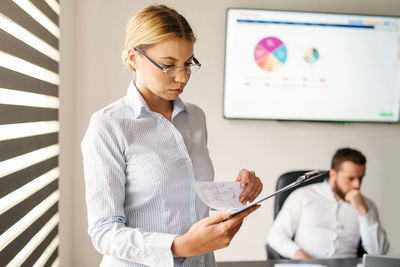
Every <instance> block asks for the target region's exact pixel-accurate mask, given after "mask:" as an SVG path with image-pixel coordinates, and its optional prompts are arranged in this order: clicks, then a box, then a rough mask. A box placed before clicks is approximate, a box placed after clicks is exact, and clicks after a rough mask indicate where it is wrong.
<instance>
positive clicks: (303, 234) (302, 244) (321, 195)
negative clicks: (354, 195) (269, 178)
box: [268, 181, 389, 258]
mask: <svg viewBox="0 0 400 267" xmlns="http://www.w3.org/2000/svg"><path fill="white" fill-rule="evenodd" d="M364 200H365V202H366V204H367V206H368V213H367V214H366V215H365V216H360V215H359V213H358V211H357V210H356V209H355V208H354V207H353V206H352V205H351V204H350V203H348V202H346V201H343V200H339V201H337V200H336V198H335V196H334V193H333V191H332V187H331V185H330V184H329V183H328V182H327V181H324V182H322V183H316V184H312V185H308V186H304V187H302V188H299V189H297V190H295V191H293V192H292V193H291V194H290V195H289V196H288V198H287V199H286V201H285V202H284V205H283V207H282V209H281V210H280V212H279V214H278V216H277V218H276V220H275V222H274V224H273V226H272V228H271V230H270V233H269V237H268V243H269V245H270V246H271V247H272V248H273V249H275V250H276V251H277V252H278V253H279V254H281V255H282V256H284V257H287V258H293V256H294V254H295V252H296V251H297V250H299V249H303V250H304V252H305V253H307V254H308V255H309V256H310V257H312V258H351V257H356V256H357V248H358V244H359V242H360V238H361V239H362V244H363V247H364V250H365V251H366V252H368V253H373V254H384V253H386V252H387V250H388V248H389V243H388V241H387V238H386V234H385V231H384V230H383V228H382V227H381V225H380V222H379V218H378V213H377V209H376V207H375V205H374V203H373V202H372V201H371V200H369V199H368V198H366V197H364ZM293 236H294V240H293V239H292V238H293Z"/></svg>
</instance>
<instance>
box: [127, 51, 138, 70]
mask: <svg viewBox="0 0 400 267" xmlns="http://www.w3.org/2000/svg"><path fill="white" fill-rule="evenodd" d="M128 60H129V64H130V65H131V68H133V69H134V70H136V69H137V67H138V54H137V52H136V51H135V50H134V49H133V48H130V49H129V50H128Z"/></svg>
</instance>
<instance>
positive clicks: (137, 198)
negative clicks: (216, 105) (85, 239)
mask: <svg viewBox="0 0 400 267" xmlns="http://www.w3.org/2000/svg"><path fill="white" fill-rule="evenodd" d="M82 154H83V159H84V174H85V183H86V202H87V208H88V222H89V235H90V237H91V239H92V242H93V245H94V247H95V248H96V249H97V250H98V251H99V252H100V253H102V254H103V255H104V257H103V260H102V262H101V265H100V266H109V267H122V266H145V265H149V266H174V265H175V266H179V265H182V264H183V266H214V265H215V260H214V255H213V253H208V254H205V255H200V256H195V257H189V258H186V259H183V258H176V259H174V258H173V256H172V252H171V245H172V242H173V240H174V239H175V237H176V236H177V235H182V234H184V233H186V232H187V231H188V230H189V228H190V227H191V226H192V225H193V224H195V223H196V222H197V221H199V220H201V219H203V218H205V217H207V216H208V210H209V209H208V207H207V206H206V205H205V204H204V203H203V202H202V201H201V200H199V198H198V197H197V196H196V193H195V191H194V190H193V188H192V183H193V182H194V181H199V180H204V181H211V180H213V177H214V170H213V166H212V163H211V160H210V158H209V153H208V149H207V133H206V123H205V116H204V113H203V111H202V110H201V109H200V108H198V107H197V106H195V105H192V104H184V103H183V102H182V101H181V99H179V98H178V99H177V100H175V101H174V110H173V114H172V120H171V121H169V120H167V119H166V118H164V117H163V116H162V115H160V114H158V113H154V112H152V111H151V110H150V109H149V107H148V106H147V104H146V102H145V101H144V99H143V98H142V96H141V95H140V94H139V92H138V91H137V89H136V88H135V86H134V84H133V83H131V84H130V86H129V88H128V95H127V96H126V97H124V98H122V99H120V100H118V101H116V102H114V103H113V104H111V105H109V106H107V107H105V108H103V109H101V110H100V111H98V112H96V113H95V114H94V115H93V116H92V118H91V120H90V124H89V128H88V130H87V132H86V134H85V137H84V139H83V141H82Z"/></svg>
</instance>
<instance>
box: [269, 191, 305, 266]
mask: <svg viewBox="0 0 400 267" xmlns="http://www.w3.org/2000/svg"><path fill="white" fill-rule="evenodd" d="M301 206H302V204H301V199H300V195H298V194H296V192H293V193H292V194H290V195H289V197H288V198H287V199H286V201H285V203H284V205H283V207H282V209H281V210H280V212H279V214H278V216H277V217H276V220H275V222H274V224H273V225H272V228H271V230H270V232H269V236H268V244H269V245H270V246H271V247H272V248H273V249H274V250H276V251H277V252H278V253H279V254H280V255H282V256H283V257H286V258H292V259H294V258H295V257H299V258H300V256H301V254H302V253H301V252H302V250H301V248H300V247H299V245H297V244H296V243H295V242H294V241H293V240H292V238H293V236H294V234H295V232H296V230H297V226H298V223H299V219H300V215H301V212H302V211H301V210H302V207H301ZM303 253H304V251H303ZM304 254H305V253H304ZM305 255H306V254H305ZM305 255H303V256H305ZM307 256H308V255H307Z"/></svg>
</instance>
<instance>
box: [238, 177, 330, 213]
mask: <svg viewBox="0 0 400 267" xmlns="http://www.w3.org/2000/svg"><path fill="white" fill-rule="evenodd" d="M327 173H328V171H320V170H314V171H310V172H306V173H305V174H303V175H301V176H300V177H298V178H297V179H296V181H294V182H293V183H291V184H288V185H287V186H285V187H283V188H281V189H279V190H277V191H275V192H274V193H272V194H270V195H268V196H266V197H264V198H262V199H260V200H258V201H257V202H254V203H251V204H249V205H248V206H246V207H244V208H241V209H238V210H234V211H232V213H231V216H234V215H236V214H238V213H241V212H242V211H245V210H247V209H248V208H250V207H253V206H255V205H258V204H260V203H261V202H263V201H265V200H267V199H269V198H271V197H273V196H276V195H278V194H280V193H282V192H285V191H287V190H289V189H292V188H294V187H296V186H299V185H301V184H304V183H306V182H308V181H311V180H313V179H315V178H318V177H321V176H322V175H324V174H327Z"/></svg>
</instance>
